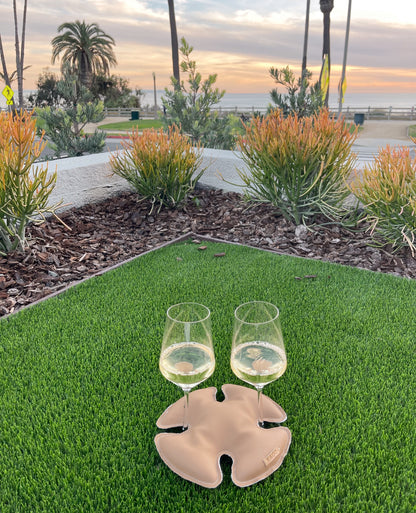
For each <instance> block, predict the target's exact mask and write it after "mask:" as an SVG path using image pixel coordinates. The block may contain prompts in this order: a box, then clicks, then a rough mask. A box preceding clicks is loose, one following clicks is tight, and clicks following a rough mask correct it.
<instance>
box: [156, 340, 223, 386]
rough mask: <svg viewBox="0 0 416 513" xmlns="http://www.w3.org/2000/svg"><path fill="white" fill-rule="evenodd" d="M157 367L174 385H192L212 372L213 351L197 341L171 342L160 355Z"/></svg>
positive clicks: (200, 381)
mask: <svg viewBox="0 0 416 513" xmlns="http://www.w3.org/2000/svg"><path fill="white" fill-rule="evenodd" d="M159 367H160V372H161V373H162V375H163V376H164V377H165V378H166V379H168V380H169V381H171V382H172V383H175V385H178V386H179V387H183V385H187V386H192V387H194V386H196V385H199V383H202V381H204V380H206V379H207V378H209V377H210V376H211V374H212V373H213V372H214V368H215V357H214V352H213V350H212V349H211V348H210V347H207V346H204V345H203V344H198V343H197V342H181V343H179V344H173V345H171V346H168V347H167V348H166V349H165V350H164V351H163V352H162V354H161V355H160V361H159Z"/></svg>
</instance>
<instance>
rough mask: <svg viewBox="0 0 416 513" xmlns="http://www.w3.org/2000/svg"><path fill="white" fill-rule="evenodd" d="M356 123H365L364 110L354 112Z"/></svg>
mask: <svg viewBox="0 0 416 513" xmlns="http://www.w3.org/2000/svg"><path fill="white" fill-rule="evenodd" d="M354 123H355V124H356V125H362V124H363V123H364V114H363V113H362V112H356V113H355V114H354Z"/></svg>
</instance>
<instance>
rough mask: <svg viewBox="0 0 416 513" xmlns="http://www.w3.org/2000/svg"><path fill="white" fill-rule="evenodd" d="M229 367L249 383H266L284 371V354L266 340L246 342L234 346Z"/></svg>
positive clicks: (278, 376)
mask: <svg viewBox="0 0 416 513" xmlns="http://www.w3.org/2000/svg"><path fill="white" fill-rule="evenodd" d="M231 368H232V370H233V372H234V374H235V375H236V376H237V377H238V378H240V379H241V380H242V381H245V382H246V383H249V384H250V385H253V386H256V385H267V384H268V383H271V382H272V381H274V380H276V379H277V378H280V376H281V375H282V374H283V373H284V372H285V370H286V354H285V352H284V350H283V349H281V348H280V347H277V346H275V345H273V344H270V343H268V342H262V341H253V342H246V343H245V344H240V345H238V346H236V347H235V348H234V350H233V352H232V354H231Z"/></svg>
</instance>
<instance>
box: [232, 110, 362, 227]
mask: <svg viewBox="0 0 416 513" xmlns="http://www.w3.org/2000/svg"><path fill="white" fill-rule="evenodd" d="M355 138H356V132H354V133H353V134H351V133H350V132H349V130H348V127H347V126H346V124H345V123H344V121H342V120H338V121H334V120H333V119H332V118H331V117H330V115H329V113H328V111H327V110H322V111H320V112H319V113H317V114H314V115H313V116H311V117H304V118H300V117H298V116H297V115H296V114H294V115H291V116H287V117H284V115H283V113H282V111H275V112H272V113H271V114H269V115H268V116H267V117H265V118H264V119H260V118H253V119H252V121H251V123H250V124H248V125H247V126H246V135H245V136H243V137H240V139H239V143H240V148H241V152H242V159H243V161H244V162H245V163H246V164H247V166H248V168H249V170H248V171H247V172H246V171H242V170H240V171H239V175H240V177H241V179H242V180H243V182H244V184H245V186H246V196H247V198H248V199H250V200H254V201H261V202H269V203H271V204H272V205H274V206H276V207H277V209H278V211H279V213H281V214H283V215H284V217H285V218H287V219H289V220H294V221H295V223H296V224H300V223H302V222H306V221H312V220H313V219H314V218H315V217H316V216H317V215H318V214H323V215H325V216H326V217H327V218H329V219H331V220H336V219H341V218H342V217H343V216H345V215H346V214H347V212H348V210H347V208H346V207H345V199H346V198H347V196H348V195H349V189H348V187H347V185H346V179H347V178H348V176H349V175H350V173H351V171H352V169H353V166H354V163H355V160H356V157H355V155H354V154H353V153H351V146H352V144H353V142H354V140H355Z"/></svg>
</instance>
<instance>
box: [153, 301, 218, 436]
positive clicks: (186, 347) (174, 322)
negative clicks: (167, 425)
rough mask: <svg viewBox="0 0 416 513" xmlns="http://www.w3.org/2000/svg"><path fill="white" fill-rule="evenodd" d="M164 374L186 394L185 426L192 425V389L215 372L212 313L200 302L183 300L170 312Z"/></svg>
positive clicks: (163, 353)
mask: <svg viewBox="0 0 416 513" xmlns="http://www.w3.org/2000/svg"><path fill="white" fill-rule="evenodd" d="M159 368H160V372H161V373H162V375H163V376H164V377H165V378H166V379H168V380H169V381H171V382H172V383H175V385H178V387H180V388H181V389H182V390H183V392H184V396H185V405H184V417H183V429H184V430H185V429H187V427H188V410H189V392H190V391H191V390H192V388H194V387H196V386H197V385H199V384H200V383H202V382H203V381H205V380H206V379H208V378H209V377H210V376H211V374H212V373H213V372H214V368H215V356H214V349H213V346H212V335H211V312H210V310H209V309H208V308H207V307H206V306H204V305H201V304H199V303H179V304H177V305H173V306H171V307H170V308H169V309H168V311H167V312H166V324H165V332H164V335H163V342H162V349H161V352H160V360H159Z"/></svg>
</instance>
